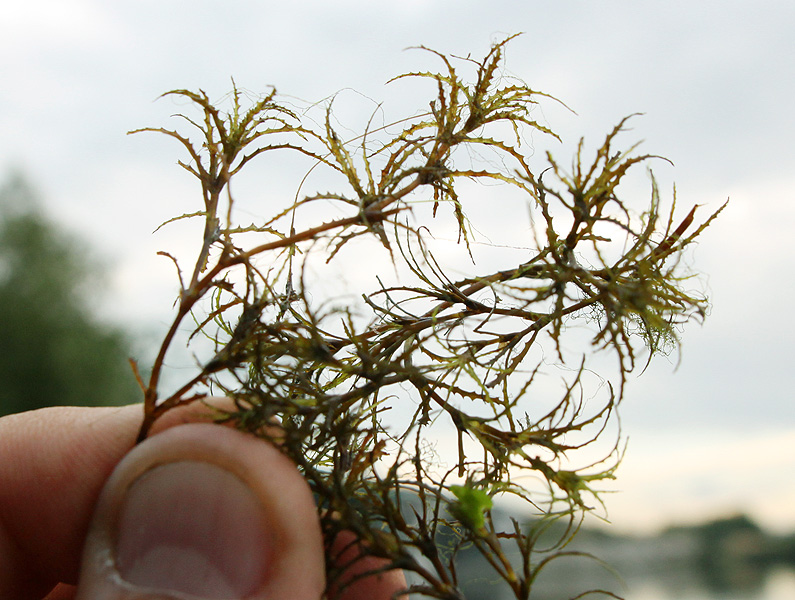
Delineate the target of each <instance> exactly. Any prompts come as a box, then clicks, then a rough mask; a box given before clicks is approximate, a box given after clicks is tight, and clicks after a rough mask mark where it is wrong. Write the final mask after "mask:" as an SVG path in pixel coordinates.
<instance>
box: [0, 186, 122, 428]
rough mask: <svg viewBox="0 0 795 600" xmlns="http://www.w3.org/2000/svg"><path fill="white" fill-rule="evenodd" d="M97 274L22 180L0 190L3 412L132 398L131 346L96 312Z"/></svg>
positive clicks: (0, 397) (0, 400)
mask: <svg viewBox="0 0 795 600" xmlns="http://www.w3.org/2000/svg"><path fill="white" fill-rule="evenodd" d="M100 275H101V274H100V273H99V270H98V268H97V265H96V264H94V262H93V261H92V260H91V259H90V257H89V254H88V252H87V250H86V248H84V247H82V246H81V244H79V243H78V240H76V239H74V238H73V237H72V236H70V235H69V234H67V233H66V232H64V231H62V230H61V229H60V228H59V227H58V226H56V225H55V224H54V223H52V222H51V221H50V220H49V219H48V218H47V217H46V216H44V215H43V213H42V212H41V210H40V207H39V206H38V202H37V201H36V196H35V193H34V192H33V190H32V188H31V186H30V185H29V184H28V183H27V182H26V181H25V180H24V179H23V178H22V177H20V176H18V175H14V176H11V177H9V178H7V180H6V182H5V183H4V184H3V185H2V186H0V344H2V350H0V415H6V414H11V413H16V412H22V411H26V410H32V409H36V408H42V407H45V406H54V405H72V406H93V405H115V404H124V403H129V402H132V401H135V400H136V389H137V388H136V385H135V380H134V378H133V377H132V376H131V374H130V369H129V366H128V361H127V358H128V356H129V346H130V342H129V339H128V337H127V336H126V335H125V334H124V333H123V332H122V331H121V330H119V329H114V328H112V327H110V326H108V325H105V324H102V323H101V322H100V321H99V320H98V319H96V318H95V316H94V314H93V312H94V310H93V309H94V307H95V306H96V304H95V302H96V295H97V292H98V290H100V289H101V276H100Z"/></svg>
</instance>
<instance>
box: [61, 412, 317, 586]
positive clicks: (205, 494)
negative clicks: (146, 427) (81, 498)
mask: <svg viewBox="0 0 795 600" xmlns="http://www.w3.org/2000/svg"><path fill="white" fill-rule="evenodd" d="M324 587H325V576H324V559H323V542H322V536H321V532H320V526H319V523H318V518H317V513H316V509H315V503H314V501H313V499H312V494H311V492H310V490H309V487H308V486H307V484H306V482H305V481H304V480H303V478H302V477H301V476H300V474H299V473H298V471H297V470H296V468H295V465H293V463H292V462H291V461H290V460H289V459H287V458H286V457H285V456H284V455H282V454H281V453H280V452H279V451H278V450H277V449H276V448H275V447H273V446H271V445H270V444H267V443H263V442H262V440H259V439H257V438H254V437H252V436H248V435H245V434H242V433H240V432H237V431H234V430H232V429H228V428H226V427H218V426H217V425H208V424H188V425H181V426H178V427H174V428H172V429H168V430H166V431H164V432H163V433H160V434H158V435H156V436H154V437H152V438H150V439H148V440H146V441H144V442H143V443H141V444H140V445H138V446H137V447H135V448H134V449H133V450H132V451H131V452H130V453H129V454H128V455H127V456H126V457H125V458H124V459H123V460H122V461H121V462H120V463H119V464H118V466H117V467H116V469H115V471H114V472H113V474H112V475H111V477H110V478H109V479H108V482H107V484H106V486H105V488H104V490H103V492H102V494H101V496H100V499H99V502H98V503H97V508H96V511H95V514H94V517H93V522H92V525H91V528H90V530H89V534H88V538H87V540H86V545H85V550H84V554H83V565H82V570H81V574H80V581H79V584H78V591H77V598H78V599H79V600H98V599H103V600H105V599H111V600H122V599H124V600H133V599H136V600H167V599H169V600H171V599H178V598H179V599H186V598H190V599H192V600H200V599H204V598H224V599H228V600H232V599H236V598H241V599H242V598H246V599H247V600H258V599H265V598H291V599H295V600H317V598H319V597H320V596H321V594H322V592H323V589H324Z"/></svg>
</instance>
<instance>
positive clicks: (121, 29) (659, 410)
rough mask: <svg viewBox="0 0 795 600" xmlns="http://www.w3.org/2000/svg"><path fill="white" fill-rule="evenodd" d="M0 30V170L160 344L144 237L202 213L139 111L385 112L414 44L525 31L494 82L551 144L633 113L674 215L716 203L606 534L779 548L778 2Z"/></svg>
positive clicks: (155, 7) (787, 265) (444, 5)
mask: <svg viewBox="0 0 795 600" xmlns="http://www.w3.org/2000/svg"><path fill="white" fill-rule="evenodd" d="M487 4H488V8H486V5H487ZM3 13H4V14H3V17H2V19H0V142H2V143H0V170H3V171H6V170H8V169H12V168H15V169H20V170H22V171H23V172H24V173H25V174H26V175H27V176H28V177H29V178H30V179H31V181H32V182H33V183H34V184H35V185H36V186H37V188H38V189H39V191H40V192H41V195H42V197H43V200H44V201H45V203H46V205H47V208H48V209H49V210H50V211H51V212H52V213H53V214H54V215H55V216H56V218H57V219H58V220H60V221H62V222H64V223H65V224H67V225H68V227H70V228H71V229H73V230H76V231H78V232H80V234H81V235H82V236H84V237H85V238H86V239H87V240H88V241H89V242H90V243H91V244H92V246H94V248H95V249H96V250H97V251H98V252H99V253H101V254H102V255H103V256H104V257H105V259H106V261H107V262H108V264H109V265H110V266H111V270H112V278H111V282H112V287H111V289H110V290H109V292H108V296H107V299H106V300H107V302H106V306H107V308H106V309H105V310H106V311H107V313H108V314H110V315H115V316H119V315H125V314H126V315H128V316H129V315H133V317H134V320H135V322H137V323H140V326H141V327H142V328H145V329H146V328H148V329H151V330H154V331H157V328H158V327H160V326H162V325H163V324H164V323H165V322H166V321H167V319H168V317H169V314H170V313H169V308H170V303H171V298H172V294H173V291H174V287H173V286H174V281H173V272H172V267H171V266H170V265H169V264H166V263H167V261H164V260H163V259H158V258H157V257H156V256H155V252H156V251H157V250H159V249H161V248H162V247H164V246H166V245H168V243H169V239H168V235H169V234H168V232H166V233H158V234H157V235H152V230H153V229H154V228H155V227H156V226H157V225H158V224H159V223H160V222H162V221H163V220H165V219H166V218H169V217H171V216H174V215H176V214H178V213H180V212H186V211H191V210H196V209H195V208H191V204H190V203H191V202H192V201H193V199H194V198H195V184H194V182H193V181H192V180H191V179H190V177H189V176H187V174H186V173H185V172H184V171H182V170H181V169H179V168H178V167H177V166H176V165H175V163H176V160H177V159H178V158H181V155H180V153H179V148H178V147H177V145H176V144H173V143H170V141H169V140H165V139H162V140H161V139H157V138H156V137H155V136H153V135H148V136H147V135H139V136H125V132H126V131H128V130H130V129H134V128H137V127H143V126H163V125H169V122H168V118H169V115H170V114H171V113H173V112H176V111H177V110H178V109H179V107H178V106H175V104H174V103H173V102H172V101H169V100H161V101H155V99H156V98H157V97H158V96H159V95H160V94H161V93H162V92H164V91H167V90H169V89H174V88H189V89H197V88H202V89H204V90H206V91H207V92H208V94H209V95H210V96H211V97H212V98H220V97H221V96H223V95H224V94H225V93H226V92H228V91H229V88H230V77H234V78H235V81H236V82H237V84H238V85H240V86H241V87H243V88H246V89H249V90H252V91H256V92H259V91H264V90H265V89H266V87H267V86H268V85H275V86H276V87H277V88H278V89H279V91H280V92H282V93H284V94H288V95H291V96H296V97H299V98H302V99H305V100H320V99H322V98H325V97H328V96H329V95H330V94H333V93H334V92H336V91H338V90H341V89H348V88H351V89H355V90H358V91H360V92H361V93H362V94H364V95H365V96H366V97H368V98H373V99H375V100H382V99H388V98H389V97H390V94H391V93H392V88H386V87H384V83H385V82H386V80H387V79H389V78H390V77H392V76H393V75H396V74H398V73H400V72H403V71H407V70H412V69H417V68H420V67H422V68H429V67H430V66H434V65H432V63H431V62H430V61H429V57H426V56H422V55H421V53H418V52H416V51H406V50H404V49H405V48H407V47H409V46H416V45H420V44H423V45H426V46H430V47H433V48H435V49H438V50H441V51H444V52H451V53H457V54H466V53H468V52H472V53H473V55H475V56H477V55H482V54H483V53H484V51H485V50H486V49H487V48H488V46H489V44H490V43H491V42H492V41H494V40H497V39H501V38H502V37H504V36H505V35H506V34H510V33H515V32H520V31H521V32H525V35H524V36H522V37H520V38H519V39H517V40H515V42H514V43H512V44H511V46H510V47H509V50H508V57H507V59H508V62H507V68H508V71H509V72H510V73H511V74H513V75H517V76H520V77H521V78H523V79H524V80H525V81H527V82H528V83H529V84H530V85H531V86H532V87H534V88H535V89H540V90H543V91H546V92H549V93H551V94H553V95H555V96H556V97H558V98H560V99H561V100H563V101H564V102H565V103H566V104H567V105H568V106H569V107H571V108H572V109H573V110H574V111H576V115H574V114H571V113H567V112H566V111H564V110H562V109H561V108H559V107H556V106H555V105H553V104H548V105H544V108H543V112H542V115H543V118H544V120H545V121H546V122H547V124H548V125H550V126H551V127H552V128H553V129H556V130H557V131H558V132H559V133H561V135H563V136H564V138H566V139H569V140H574V141H576V139H577V138H578V137H579V136H581V135H584V136H586V138H587V139H590V140H591V141H592V142H594V143H598V142H600V141H601V138H602V137H603V136H604V134H605V133H606V132H607V131H608V130H609V129H610V128H611V127H612V126H613V125H614V124H616V122H617V121H618V120H619V119H620V118H622V117H624V116H626V115H628V114H630V113H636V112H640V113H644V116H642V117H639V118H637V119H635V120H634V121H633V123H632V128H633V130H632V131H631V132H630V133H628V134H626V137H625V138H624V139H625V140H626V143H627V144H631V143H634V142H635V141H638V140H645V141H644V145H643V146H642V151H644V152H649V153H654V154H661V155H664V156H666V157H668V158H669V159H671V160H672V161H673V162H674V164H675V167H670V166H667V165H665V164H664V163H661V164H659V165H654V167H655V173H656V175H657V176H658V178H659V179H660V184H661V188H662V190H663V192H664V193H665V194H667V195H668V197H670V194H669V191H670V189H671V187H672V185H673V183H674V181H675V182H676V186H677V191H678V198H679V202H680V203H681V204H682V206H688V207H689V206H691V205H692V204H703V205H705V206H706V207H707V208H704V209H702V210H704V211H705V212H706V211H707V210H712V209H715V208H717V207H718V206H719V205H720V204H721V203H722V202H724V201H725V200H726V199H727V198H729V197H730V198H731V203H730V206H729V208H728V210H727V211H726V212H725V213H724V214H723V215H722V216H721V218H720V220H719V221H717V222H716V223H715V225H714V226H713V227H712V228H710V229H709V230H708V231H707V232H706V233H705V234H704V236H703V241H702V243H701V244H700V246H699V247H698V249H697V250H696V251H695V253H693V255H692V257H691V262H692V263H693V265H694V266H695V267H696V268H697V269H698V270H700V271H702V272H704V273H706V274H707V277H706V279H705V281H706V282H707V284H708V289H709V291H710V294H711V298H712V302H713V310H712V313H711V315H710V317H709V318H708V320H707V321H706V322H705V324H704V325H703V326H698V325H694V326H691V327H689V328H688V329H687V330H686V331H685V333H684V336H683V337H684V347H683V353H682V357H681V358H682V363H681V366H679V368H678V370H674V368H675V362H676V357H672V358H671V360H670V361H666V360H662V361H660V362H658V363H657V364H656V365H655V366H654V367H653V368H651V369H650V370H649V371H647V373H646V374H645V375H644V376H643V377H642V378H641V379H640V380H638V381H636V382H633V385H632V387H631V388H630V397H629V399H628V402H627V403H626V404H625V405H624V407H623V427H624V431H625V433H626V434H628V435H629V438H630V444H629V451H628V453H627V456H626V459H625V463H624V466H623V468H622V469H621V470H620V471H619V480H618V483H617V485H616V489H620V490H622V491H621V493H620V494H616V495H612V496H610V497H609V499H608V508H609V510H610V513H609V516H610V518H611V520H613V521H614V522H615V523H616V524H617V525H619V526H625V527H631V526H639V527H647V528H648V527H655V526H658V525H659V524H661V523H665V522H671V521H682V520H690V519H694V518H699V517H702V516H710V515H718V514H725V513H727V512H730V511H733V510H745V511H749V512H750V513H751V514H752V515H753V516H754V517H756V518H758V519H759V520H760V521H761V522H762V523H764V524H765V525H767V526H771V527H789V528H795V509H793V508H792V507H793V506H795V403H794V402H793V391H792V386H791V385H790V384H791V381H792V372H793V369H792V359H793V352H792V346H791V343H792V341H793V340H794V339H795V328H794V327H793V320H792V318H791V315H792V309H791V308H790V305H791V302H792V297H793V295H795V283H793V282H794V281H795V277H794V276H795V272H793V265H792V259H791V257H790V255H789V252H788V251H789V250H790V248H791V247H792V244H791V243H790V240H791V239H792V232H793V231H795V202H794V201H795V144H793V140H795V119H793V117H792V110H791V106H792V98H793V97H795V44H794V43H793V41H792V32H793V30H794V29H795V3H792V2H791V1H788V0H756V1H755V2H747V1H739V0H721V1H720V2H718V1H713V0H701V1H699V2H697V3H696V2H692V1H688V2H685V1H682V0H667V1H666V2H661V1H652V0H613V1H601V0H587V1H585V0H583V1H572V0H557V1H555V2H552V1H548V0H547V1H540V0H522V1H518V0H517V1H507V0H491V1H490V2H488V3H486V2H483V1H468V0H455V1H454V0H449V1H447V0H402V1H400V2H392V1H390V2H379V1H376V0H367V1H365V0H340V1H337V2H326V1H311V2H302V1H299V0H296V1H294V2H278V3H276V2H267V1H261V0H260V1H235V0H226V1H224V2H221V1H209V0H135V1H132V0H116V1H114V2H102V1H100V0H83V1H78V0H49V1H42V0H30V1H27V2H14V3H11V4H9V5H8V6H7V7H4V11H3ZM351 97H353V98H354V100H355V96H354V95H353V94H347V95H345V94H343V95H342V96H341V101H344V100H345V98H351ZM405 100H406V101H407V102H409V103H411V102H416V104H415V105H413V106H412V107H411V108H412V111H413V110H414V109H422V108H424V107H426V106H427V99H425V98H422V99H415V98H406V99H405ZM568 147H570V146H567V148H568ZM555 151H556V155H557V156H559V157H560V158H561V159H563V160H564V162H568V160H569V159H568V157H567V156H566V155H565V152H564V151H563V150H562V149H557V150H555Z"/></svg>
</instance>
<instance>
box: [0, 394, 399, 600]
mask: <svg viewBox="0 0 795 600" xmlns="http://www.w3.org/2000/svg"><path fill="white" fill-rule="evenodd" d="M141 414H142V410H141V407H140V406H130V407H123V408H74V407H61V408H50V409H43V410H39V411H32V412H29V413H22V414H19V415H12V416H8V417H4V418H2V419H0V597H1V598H17V599H20V600H22V599H35V600H41V599H46V600H74V599H77V600H83V599H85V600H91V599H93V598H111V599H119V600H120V599H122V598H125V599H132V598H138V599H139V600H155V599H168V598H173V597H175V596H171V595H168V594H167V593H164V594H161V593H157V594H152V593H149V592H146V591H145V592H141V591H139V590H135V589H134V586H133V587H131V588H130V589H119V588H117V586H116V585H115V584H113V578H112V577H111V578H107V577H106V575H107V573H105V572H104V570H107V564H106V562H107V561H106V562H103V561H102V560H99V559H97V556H98V555H99V554H101V549H102V543H103V541H104V540H105V538H106V537H107V536H106V535H105V533H104V532H105V531H106V530H107V529H108V527H107V524H108V522H111V521H112V520H113V519H114V518H115V517H114V515H115V514H116V512H117V507H118V498H119V497H120V496H122V495H123V493H124V490H125V489H128V487H129V485H130V481H132V480H135V478H136V477H138V476H139V475H140V473H144V472H147V470H148V469H149V468H150V467H151V466H152V465H158V464H162V463H169V462H172V461H193V462H198V463H200V464H204V461H206V462H207V463H210V464H213V465H216V466H219V467H221V468H222V469H225V470H226V469H228V470H229V471H230V472H233V473H234V474H235V476H236V477H238V478H239V479H240V480H241V481H244V482H245V483H246V485H248V486H249V487H250V488H251V489H252V490H253V491H254V496H256V497H257V498H258V499H259V501H261V503H262V505H263V506H265V507H266V512H267V521H268V522H269V524H270V525H269V526H268V529H269V534H268V535H269V536H270V537H271V538H272V539H275V540H277V541H276V542H274V544H275V548H274V549H273V555H274V556H277V557H278V561H277V562H275V563H274V565H272V569H271V571H272V572H271V573H269V574H268V575H267V577H265V582H264V584H262V586H261V589H257V590H256V591H255V592H253V593H252V594H250V595H247V596H246V598H248V599H250V600H259V599H260V598H263V599H264V598H269V599H275V598H285V599H287V598H290V599H291V600H293V599H295V600H315V599H319V598H320V597H321V595H322V593H323V589H324V587H325V574H324V566H323V565H324V559H323V542H322V538H321V536H320V527H319V523H318V520H317V513H316V509H315V507H314V505H313V503H312V499H311V498H312V497H311V494H310V493H309V488H308V486H307V485H306V483H305V482H304V481H303V479H301V477H300V475H298V473H297V471H296V470H295V468H294V466H293V465H292V464H291V463H289V461H288V460H287V459H286V458H285V457H284V456H283V455H281V454H280V453H279V452H278V451H277V450H276V449H275V448H273V447H271V446H269V445H268V444H267V443H265V442H262V441H261V440H258V439H256V438H254V437H252V436H250V435H246V434H243V433H239V432H237V431H234V430H232V429H230V428H227V427H221V426H217V425H211V424H207V423H206V421H207V412H206V409H203V408H202V407H200V406H197V407H188V408H183V409H179V410H174V411H171V412H170V413H168V414H167V415H165V416H164V417H163V418H162V419H161V421H160V422H159V423H158V424H157V426H156V427H155V429H154V430H153V432H152V435H151V436H150V439H148V440H147V441H145V442H143V443H142V444H140V445H139V446H137V447H136V448H135V450H134V451H133V452H131V449H132V448H133V446H134V440H135V437H136V434H137V431H138V428H139V426H140V422H141ZM202 421H205V423H202ZM125 457H126V458H125ZM123 459H124V460H123ZM120 462H121V466H119V463H120ZM262 465H268V467H267V470H268V473H267V474H263V468H262ZM117 466H119V467H118V468H117ZM111 475H113V476H112V477H111ZM103 488H105V489H104V491H103ZM100 497H101V501H99V502H98V499H99V498H100ZM270 530H272V531H273V532H275V533H270ZM84 548H85V556H84V557H83V558H82V560H81V556H83V554H84ZM96 549H99V550H96ZM347 552H350V549H349V550H347ZM346 558H347V557H346ZM367 560H371V559H367ZM81 562H82V564H83V567H82V569H83V571H82V574H81ZM377 566H378V564H377V563H374V562H372V561H371V562H369V563H366V562H365V561H361V562H360V563H359V567H358V568H359V569H368V570H369V569H370V568H373V567H377ZM108 581H110V582H111V583H110V584H109V583H108ZM405 586H406V583H405V578H404V576H403V574H402V573H401V572H399V571H389V572H386V573H382V574H381V575H379V576H372V577H367V578H365V579H362V580H360V581H358V582H357V583H356V584H355V585H353V586H351V587H349V588H348V589H346V590H345V592H344V593H343V594H342V595H341V597H340V598H341V600H365V599H367V600H388V599H390V598H392V597H394V596H395V595H396V594H397V593H398V592H399V591H400V590H401V589H404V588H405Z"/></svg>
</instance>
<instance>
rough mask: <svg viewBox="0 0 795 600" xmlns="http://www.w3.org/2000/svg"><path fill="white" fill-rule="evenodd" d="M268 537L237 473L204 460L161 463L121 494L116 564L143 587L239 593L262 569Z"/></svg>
mask: <svg viewBox="0 0 795 600" xmlns="http://www.w3.org/2000/svg"><path fill="white" fill-rule="evenodd" d="M269 537H270V536H269V528H268V523H267V519H266V517H265V513H264V508H263V507H262V505H261V504H260V502H259V500H258V499H257V497H256V496H255V495H254V493H253V492H252V491H251V490H250V489H249V487H248V486H247V485H246V484H245V483H244V482H243V481H242V480H241V479H240V478H238V477H237V476H236V475H234V474H232V473H230V472H229V471H226V470H224V469H222V468H221V467H219V466H216V465H214V464H210V463H206V462H194V461H180V462H175V463H171V464H165V465H160V466H157V467H154V468H152V469H151V470H149V471H147V472H145V473H144V474H142V475H141V476H140V477H139V478H138V479H137V480H135V481H134V482H133V483H132V485H131V486H130V488H129V490H128V491H127V494H126V496H125V498H124V501H123V504H122V506H121V510H120V512H119V521H118V531H117V539H116V568H117V570H118V573H119V575H120V576H121V578H122V579H123V580H124V581H126V582H128V583H131V584H133V585H136V586H139V587H141V588H149V589H154V590H158V591H167V592H178V593H183V594H192V595H194V596H198V597H200V598H208V599H209V598H244V597H246V596H248V595H250V594H251V593H253V592H254V591H255V590H257V589H258V588H260V587H261V586H262V584H263V582H264V580H265V577H266V576H267V572H268V565H269V564H270V563H271V556H270V554H271V550H272V548H273V542H272V540H271V539H269Z"/></svg>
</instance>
